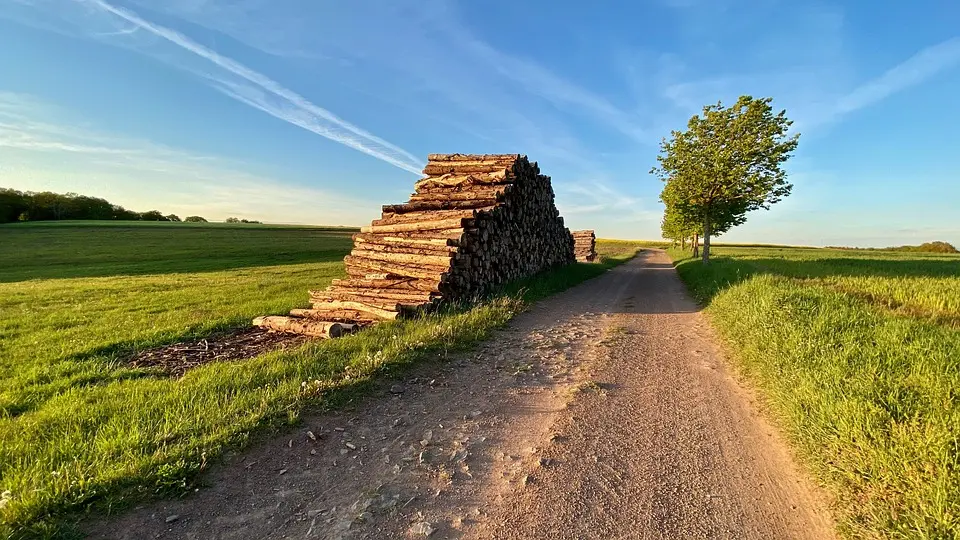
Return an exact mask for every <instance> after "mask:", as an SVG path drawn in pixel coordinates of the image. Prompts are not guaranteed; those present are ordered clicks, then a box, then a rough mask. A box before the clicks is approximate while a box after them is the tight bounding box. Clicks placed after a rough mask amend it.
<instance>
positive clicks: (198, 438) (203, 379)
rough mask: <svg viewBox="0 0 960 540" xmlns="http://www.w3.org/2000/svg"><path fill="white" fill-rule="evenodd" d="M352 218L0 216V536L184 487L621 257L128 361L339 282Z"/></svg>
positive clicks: (610, 248) (618, 251)
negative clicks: (153, 360)
mask: <svg viewBox="0 0 960 540" xmlns="http://www.w3.org/2000/svg"><path fill="white" fill-rule="evenodd" d="M352 232H353V231H352V230H350V229H341V228H320V227H271V226H261V225H222V224H187V223H138V222H123V223H113V222H73V223H63V222H59V223H57V222H43V223H25V224H11V225H4V226H0V245H2V247H3V253H4V257H2V258H0V536H2V537H7V536H14V537H31V536H41V537H43V536H55V535H61V534H67V533H68V532H69V530H70V522H71V520H72V519H75V518H76V515H77V512H80V513H82V512H83V511H85V510H88V509H89V510H91V511H98V512H103V511H109V510H113V509H120V508H122V507H124V506H125V505H127V504H129V503H130V502H131V501H135V500H137V499H138V498H142V497H145V496H155V495H158V494H159V495H164V494H178V493H182V492H184V491H185V490H187V489H189V488H190V487H191V486H192V482H193V481H194V479H195V477H196V474H197V473H198V472H201V471H202V470H204V469H205V468H206V467H207V465H208V463H209V462H210V461H212V460H214V459H215V458H216V457H217V456H218V455H220V454H222V453H223V452H224V451H225V450H227V449H230V448H236V447H238V446H240V445H242V444H243V443H244V442H245V441H247V440H248V439H249V438H250V437H251V436H256V435H257V434H263V433H265V432H268V431H269V429H270V428H272V427H278V426H282V425H284V424H289V423H295V422H296V421H297V418H298V415H299V414H301V412H302V411H303V410H304V409H306V408H325V407H335V406H337V405H338V404H342V403H344V402H346V401H347V400H349V399H352V398H353V397H355V396H357V395H359V394H361V393H362V392H363V391H365V389H367V388H368V387H369V383H370V381H372V380H373V379H375V378H377V377H383V376H387V375H389V374H390V373H395V372H396V370H398V369H402V367H403V366H404V365H409V364H410V363H412V362H415V361H418V360H423V359H426V358H428V357H429V358H437V357H438V356H441V357H442V356H445V353H446V351H447V350H449V349H456V348H461V347H465V346H469V345H470V344H471V343H473V342H475V341H477V340H479V339H482V338H483V337H485V336H486V335H487V334H488V333H489V332H490V331H491V330H492V329H493V328H495V327H497V326H499V325H502V324H503V323H505V322H506V321H508V320H509V319H510V318H511V317H512V316H513V315H514V314H516V313H517V312H519V311H520V310H522V309H523V308H524V305H525V304H526V303H527V302H530V301H532V300H535V299H537V298H540V297H543V296H546V295H549V294H552V293H555V292H558V291H561V290H563V289H566V288H568V287H570V286H572V285H575V284H576V283H579V282H581V281H583V280H585V279H588V278H590V277H593V276H596V275H599V274H600V273H602V272H603V271H605V270H606V269H607V268H609V267H611V266H613V265H615V264H619V263H621V262H624V261H626V260H627V259H629V258H630V257H632V256H633V255H634V254H635V253H636V251H637V249H638V244H637V243H632V242H615V241H614V242H607V241H600V242H598V251H599V252H600V255H601V262H600V263H599V264H575V265H571V266H569V267H566V268H562V269H559V270H555V271H553V272H549V273H547V274H544V275H541V276H537V277H535V278H532V279H530V280H526V281H524V282H522V283H518V284H515V285H513V286H511V287H510V288H509V289H508V290H505V291H504V292H503V293H502V294H499V295H496V296H494V297H492V298H490V299H489V300H487V301H485V302H483V303H481V304H479V305H477V306H474V307H470V308H461V309H450V310H448V311H446V312H444V313H438V314H434V315H430V316H427V317H424V318H423V319H420V320H413V321H399V322H395V323H389V324H383V325H380V326H377V327H375V328H372V329H369V330H366V331H364V332H361V333H360V334H358V335H355V336H350V337H347V338H341V339H337V340H331V341H327V342H309V343H307V344H305V345H302V346H299V347H296V348H292V349H287V350H283V351H275V352H271V353H267V354H264V355H262V356H259V357H257V358H253V359H250V360H245V361H239V362H226V363H213V364H207V365H204V366H200V367H197V368H195V369H193V370H191V371H189V372H187V373H186V375H184V376H183V377H182V378H179V379H176V378H171V377H169V376H168V375H166V374H165V373H162V372H160V371H157V370H150V369H135V368H131V367H128V366H127V365H125V364H124V363H123V361H122V359H123V358H124V357H126V356H128V355H129V354H130V353H131V352H133V351H136V350H140V349H144V348H148V347H153V346H158V345H163V344H168V343H173V342H177V341H180V340H184V339H187V338H190V337H199V336H204V335H207V334H209V333H210V332H212V331H215V330H218V329H226V328H233V327H240V326H245V325H248V324H249V322H250V320H251V319H252V318H253V317H255V316H257V315H262V314H267V313H285V312H287V311H289V310H290V309H291V308H294V307H303V306H305V305H306V304H307V303H308V302H307V300H308V298H307V290H308V289H311V288H313V289H316V288H323V287H324V286H326V285H327V284H329V282H330V280H331V279H333V278H337V277H342V276H343V275H344V273H343V263H342V258H343V256H344V255H346V254H347V253H348V252H349V250H350V247H351V245H352V242H351V239H350V234H351V233H352Z"/></svg>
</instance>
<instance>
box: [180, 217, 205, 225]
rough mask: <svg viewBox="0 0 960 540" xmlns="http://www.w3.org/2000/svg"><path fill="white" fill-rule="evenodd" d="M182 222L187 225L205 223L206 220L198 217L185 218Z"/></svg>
mask: <svg viewBox="0 0 960 540" xmlns="http://www.w3.org/2000/svg"><path fill="white" fill-rule="evenodd" d="M183 221H185V222H187V223H206V222H207V220H206V219H204V218H202V217H200V216H187V217H186V218H184V220H183Z"/></svg>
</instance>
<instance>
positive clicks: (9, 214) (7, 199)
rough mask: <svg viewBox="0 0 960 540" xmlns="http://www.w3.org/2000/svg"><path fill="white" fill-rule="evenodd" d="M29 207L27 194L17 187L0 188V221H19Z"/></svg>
mask: <svg viewBox="0 0 960 540" xmlns="http://www.w3.org/2000/svg"><path fill="white" fill-rule="evenodd" d="M27 208H29V205H28V203H27V196H26V194H24V193H23V192H21V191H17V190H15V189H9V188H0V223H10V222H11V221H17V220H18V219H19V218H20V216H21V215H23V214H24V213H25V212H26V211H27ZM24 221H25V220H24Z"/></svg>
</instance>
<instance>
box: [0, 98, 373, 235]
mask: <svg viewBox="0 0 960 540" xmlns="http://www.w3.org/2000/svg"><path fill="white" fill-rule="evenodd" d="M62 116H63V113H62V112H61V111H59V110H56V109H54V108H51V107H49V106H47V105H45V104H43V103H41V102H38V101H37V100H35V99H31V98H29V97H27V96H23V95H20V94H11V93H3V92H0V163H3V167H2V168H0V185H3V186H4V187H12V188H17V189H24V190H53V191H60V192H65V191H77V192H81V193H84V194H89V195H97V196H102V197H105V198H107V199H108V200H110V201H111V202H114V203H119V204H123V205H124V206H127V207H130V208H133V209H137V210H146V209H149V208H153V207H158V206H162V207H163V208H162V210H163V211H172V212H175V213H178V214H186V215H189V214H200V215H204V216H207V217H209V218H211V219H223V218H225V217H227V216H229V215H240V216H243V217H247V218H251V219H259V220H263V221H269V222H299V223H314V224H321V223H322V224H345V225H348V224H352V225H356V224H360V223H363V222H365V221H367V220H368V219H370V217H371V216H372V215H373V214H375V213H376V210H377V208H378V206H377V202H376V201H372V200H364V199H361V198H358V197H353V196H345V195H343V194H339V193H336V192H328V191H326V190H323V189H316V188H311V187H305V186H298V185H294V184H291V183H290V182H283V181H280V180H278V179H276V178H273V177H270V176H262V175H259V174H255V173H252V172H249V171H250V169H252V168H255V167H252V164H249V163H240V162H237V161H235V160H229V159H226V158H222V157H219V156H209V155H198V154H194V153H191V152H188V151H184V150H180V149H177V148H172V147H169V146H164V145H159V144H156V143H152V142H150V141H144V140H138V139H127V138H121V137H115V136H111V135H108V134H104V133H100V132H97V131H92V130H89V129H80V128H76V127H72V126H73V125H75V122H73V121H72V120H73V119H66V120H62V121H58V118H59V117H62ZM50 156H56V159H51V158H50ZM305 201H310V204H304V202H305Z"/></svg>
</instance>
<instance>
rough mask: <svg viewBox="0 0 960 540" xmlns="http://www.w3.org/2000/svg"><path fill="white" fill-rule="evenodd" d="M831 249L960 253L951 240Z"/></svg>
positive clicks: (831, 247) (832, 247)
mask: <svg viewBox="0 0 960 540" xmlns="http://www.w3.org/2000/svg"><path fill="white" fill-rule="evenodd" d="M829 249H854V250H863V251H911V252H916V253H960V251H958V250H957V248H955V247H953V244H951V243H949V242H940V241H937V242H924V243H923V244H920V245H919V246H893V247H886V248H857V247H836V246H830V247H829Z"/></svg>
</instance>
